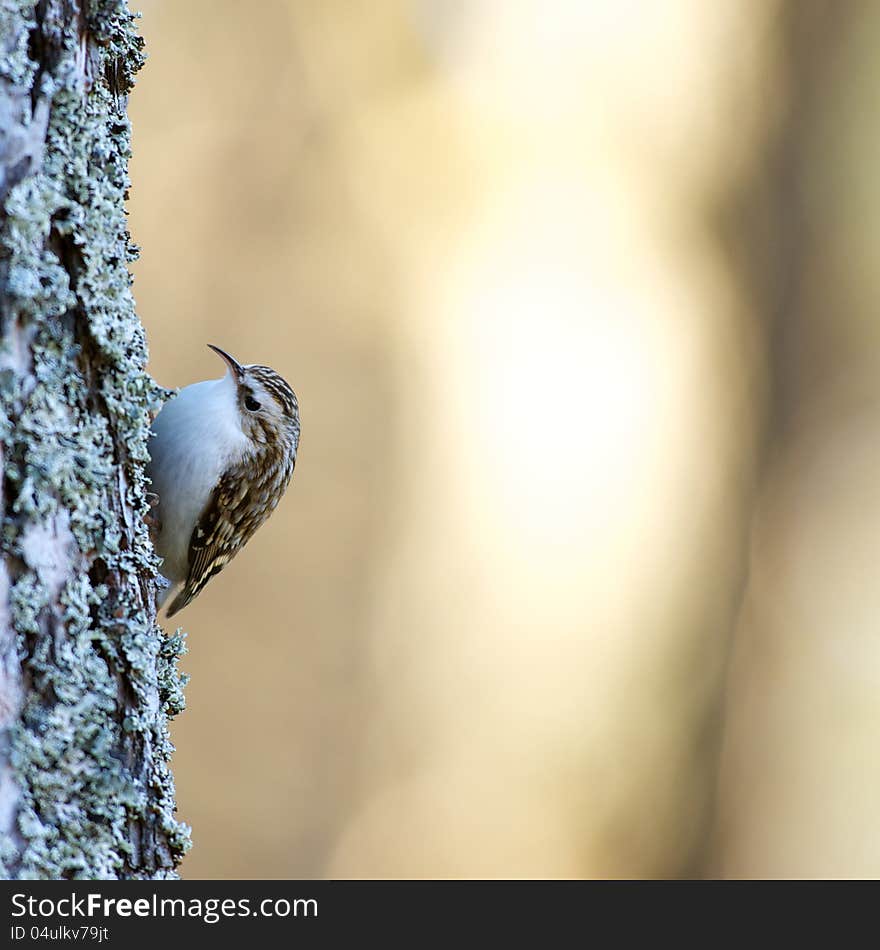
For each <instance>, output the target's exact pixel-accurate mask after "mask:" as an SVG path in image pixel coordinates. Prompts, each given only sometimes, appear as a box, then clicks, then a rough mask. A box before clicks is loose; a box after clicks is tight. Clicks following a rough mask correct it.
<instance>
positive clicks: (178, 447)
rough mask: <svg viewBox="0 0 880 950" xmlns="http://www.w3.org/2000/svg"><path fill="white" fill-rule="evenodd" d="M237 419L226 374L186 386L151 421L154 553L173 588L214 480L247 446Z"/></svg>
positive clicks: (186, 561)
mask: <svg viewBox="0 0 880 950" xmlns="http://www.w3.org/2000/svg"><path fill="white" fill-rule="evenodd" d="M239 419H240V416H239V410H238V403H237V393H236V384H235V381H234V380H233V379H232V377H231V376H230V375H229V374H228V373H227V375H226V376H225V377H224V378H223V379H211V380H207V381H205V382H202V383H193V384H192V385H191V386H186V387H185V388H184V389H182V390H181V391H180V392H179V393H178V394H177V395H176V396H175V397H174V398H172V399H171V400H169V401H168V402H167V403H166V404H165V405H164V406H163V407H162V410H161V412H160V413H159V415H158V416H157V417H156V419H155V421H154V422H153V432H154V438H152V439H151V440H150V444H149V448H150V456H151V459H152V461H151V464H150V465H149V467H148V469H147V473H148V475H149V476H150V478H151V480H152V483H153V484H152V489H151V490H152V491H153V492H155V494H157V495H158V496H159V507H158V519H159V523H160V531H159V535H158V538H157V541H156V552H157V553H158V554H159V556H160V557H161V558H163V563H162V568H161V570H162V574H163V575H164V576H165V577H167V578H168V579H169V580H171V581H173V582H175V583H180V582H182V581H183V580H185V579H186V575H187V571H188V567H189V542H190V537H191V535H192V531H193V528H194V527H195V523H196V521H197V519H198V517H199V515H200V514H201V513H202V511H203V510H204V508H205V505H206V504H207V502H208V500H209V498H210V496H211V493H212V492H213V490H214V486H215V485H216V484H217V480H218V479H219V478H220V476H221V475H222V474H223V472H224V471H226V469H227V468H228V467H229V466H230V464H231V463H233V462H235V461H236V460H237V459H239V458H241V455H242V454H243V452H244V450H245V447H246V445H247V439H246V437H245V435H244V433H243V432H242V431H241V425H240V422H239Z"/></svg>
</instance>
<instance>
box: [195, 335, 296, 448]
mask: <svg viewBox="0 0 880 950" xmlns="http://www.w3.org/2000/svg"><path fill="white" fill-rule="evenodd" d="M208 346H209V347H210V348H211V349H212V350H213V351H214V352H215V353H216V354H217V355H218V356H219V357H220V358H221V359H222V360H223V361H224V362H225V363H226V366H227V367H228V375H229V376H230V377H231V378H232V381H233V382H234V383H235V388H236V399H237V405H238V411H239V422H240V425H241V431H242V432H243V433H244V434H245V435H246V436H247V437H248V438H249V439H250V440H251V441H252V442H254V443H256V444H257V445H264V446H278V447H279V448H283V449H285V450H287V451H292V452H296V448H297V445H298V444H299V404H298V403H297V401H296V394H295V393H294V391H293V390H292V389H291V388H290V386H289V385H288V383H287V382H286V380H285V379H283V377H281V376H279V375H278V373H276V372H275V370H274V369H271V368H270V367H268V366H260V365H257V364H254V365H251V366H242V364H241V363H239V362H238V361H237V360H235V359H234V358H233V357H231V356H230V355H229V354H228V353H226V352H225V351H224V350H221V349H220V347H219V346H214V345H213V344H212V343H209V344H208Z"/></svg>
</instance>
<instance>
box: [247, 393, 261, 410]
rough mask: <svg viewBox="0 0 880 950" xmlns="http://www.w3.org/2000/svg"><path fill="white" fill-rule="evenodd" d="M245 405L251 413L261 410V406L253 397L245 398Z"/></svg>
mask: <svg viewBox="0 0 880 950" xmlns="http://www.w3.org/2000/svg"><path fill="white" fill-rule="evenodd" d="M244 405H245V408H246V409H249V410H250V411H251V412H256V411H257V410H258V409H259V408H260V404H259V403H258V402H257V400H256V399H254V397H253V396H245V400H244Z"/></svg>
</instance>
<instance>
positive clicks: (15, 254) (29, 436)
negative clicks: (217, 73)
mask: <svg viewBox="0 0 880 950" xmlns="http://www.w3.org/2000/svg"><path fill="white" fill-rule="evenodd" d="M133 19H134V18H133V17H132V15H131V14H130V12H129V11H128V8H127V4H126V2H125V0H41V2H39V3H37V4H34V3H33V0H31V2H25V0H0V45H2V52H0V502H2V513H3V514H2V529H3V530H2V536H0V875H2V876H5V877H13V878H34V877H36V878H53V879H58V878H71V877H75V878H161V877H169V876H174V874H175V868H176V866H177V864H178V862H179V860H180V858H181V857H182V855H183V853H184V851H185V850H186V848H187V846H188V843H189V836H188V829H187V828H186V826H184V825H182V824H180V823H179V822H178V821H177V820H176V818H175V815H174V811H175V801H174V784H173V780H172V776H171V772H170V770H169V758H170V753H171V751H172V750H171V745H170V742H169V739H168V730H167V719H168V716H170V715H173V714H174V713H175V712H177V711H178V710H179V709H181V708H182V706H183V696H182V693H181V687H182V685H183V680H182V678H181V677H180V676H179V674H178V673H177V671H176V665H175V664H176V659H177V657H178V656H179V655H181V654H182V653H183V644H182V641H181V638H180V637H179V636H174V637H171V638H169V639H164V638H163V637H162V636H161V632H160V630H159V628H158V626H157V624H156V615H155V607H154V598H153V593H154V590H153V585H154V577H155V565H156V559H155V556H154V554H153V550H152V546H151V544H150V540H149V536H148V531H147V528H146V526H145V524H144V515H145V512H146V511H147V504H146V501H145V479H144V464H145V461H146V459H147V437H148V432H149V424H150V419H151V414H152V413H154V412H155V411H156V410H157V409H158V407H159V405H160V404H161V400H162V396H163V391H162V390H161V389H160V388H159V387H158V386H157V385H156V384H155V383H154V382H153V381H152V379H151V378H150V377H149V376H148V375H147V374H146V373H145V371H144V367H145V364H146V358H147V353H146V344H145V339H144V331H143V328H142V326H141V325H140V322H139V321H138V319H137V316H136V314H135V311H134V302H133V299H132V296H131V292H130V283H131V278H130V275H129V272H128V269H127V263H128V262H129V261H131V260H132V259H133V258H134V256H135V254H136V251H137V249H136V247H134V245H132V243H131V241H130V237H129V234H128V231H127V229H126V223H125V207H124V202H125V197H126V190H127V188H128V184H129V183H128V177H127V163H128V157H129V154H130V151H129V147H130V137H129V131H130V129H129V122H128V118H127V115H126V97H127V94H128V91H129V89H130V88H131V85H132V83H133V76H134V73H135V72H136V70H137V69H138V68H139V66H140V65H141V63H142V60H143V55H142V52H141V49H142V41H141V39H140V37H138V36H137V35H136V33H135V30H134V26H133Z"/></svg>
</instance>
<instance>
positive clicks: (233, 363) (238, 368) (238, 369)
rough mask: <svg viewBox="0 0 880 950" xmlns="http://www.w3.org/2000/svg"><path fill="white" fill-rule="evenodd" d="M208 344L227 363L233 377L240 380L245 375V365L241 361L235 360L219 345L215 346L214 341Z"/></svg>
mask: <svg viewBox="0 0 880 950" xmlns="http://www.w3.org/2000/svg"><path fill="white" fill-rule="evenodd" d="M208 346H209V347H210V348H211V349H212V350H213V351H214V352H215V353H216V354H217V355H218V356H219V357H220V358H221V359H222V360H223V362H224V363H226V365H227V366H228V367H229V371H230V372H231V373H232V375H233V377H234V378H235V379H236V380H240V379H241V377H242V376H243V375H244V367H243V366H242V365H241V363H239V362H238V361H237V360H234V359H233V358H232V357H231V356H230V355H229V354H228V353H227V352H226V351H225V350H221V349H220V347H219V346H214V344H213V343H209V344H208Z"/></svg>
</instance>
